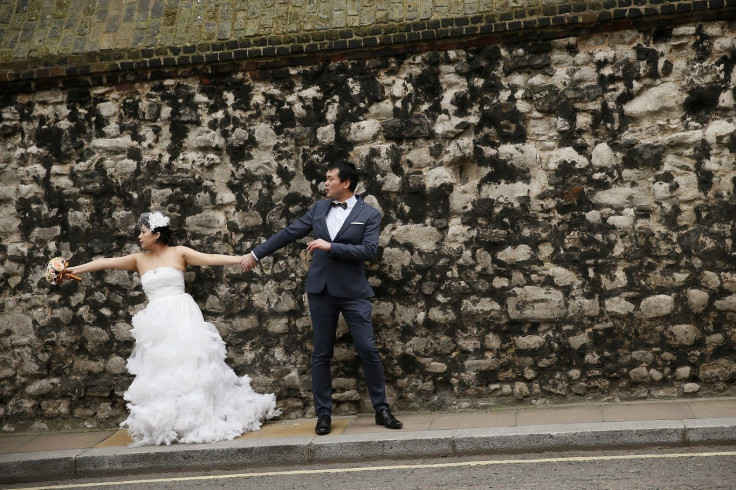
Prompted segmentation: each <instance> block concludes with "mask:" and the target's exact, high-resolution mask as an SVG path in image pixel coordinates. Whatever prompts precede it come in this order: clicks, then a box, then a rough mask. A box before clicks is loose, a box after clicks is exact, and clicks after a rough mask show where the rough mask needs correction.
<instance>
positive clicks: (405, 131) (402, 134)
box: [381, 115, 432, 140]
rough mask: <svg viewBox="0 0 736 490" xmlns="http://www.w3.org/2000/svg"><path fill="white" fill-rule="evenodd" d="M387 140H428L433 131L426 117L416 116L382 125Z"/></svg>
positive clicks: (384, 122)
mask: <svg viewBox="0 0 736 490" xmlns="http://www.w3.org/2000/svg"><path fill="white" fill-rule="evenodd" d="M381 126H382V127H383V135H384V137H385V138H386V139H387V140H404V139H416V138H427V137H429V136H431V134H432V129H431V127H430V124H429V121H427V119H426V118H425V117H424V116H421V115H414V116H412V117H410V118H408V119H390V120H388V121H383V122H382V123H381Z"/></svg>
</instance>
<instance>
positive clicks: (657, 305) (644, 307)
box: [639, 294, 675, 318]
mask: <svg viewBox="0 0 736 490" xmlns="http://www.w3.org/2000/svg"><path fill="white" fill-rule="evenodd" d="M639 309H640V313H641V316H642V317H643V318H658V317H661V316H666V315H669V314H670V313H672V311H673V310H674V309H675V299H674V298H673V297H672V296H668V295H666V294H658V295H655V296H650V297H648V298H644V299H643V300H642V302H641V304H640V305H639Z"/></svg>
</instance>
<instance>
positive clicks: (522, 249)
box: [496, 245, 532, 264]
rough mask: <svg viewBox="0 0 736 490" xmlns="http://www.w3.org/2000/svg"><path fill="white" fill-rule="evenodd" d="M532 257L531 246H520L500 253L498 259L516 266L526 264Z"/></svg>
mask: <svg viewBox="0 0 736 490" xmlns="http://www.w3.org/2000/svg"><path fill="white" fill-rule="evenodd" d="M531 257H532V249H531V247H530V246H529V245H519V246H518V247H508V248H505V249H504V250H502V251H501V252H499V253H498V254H497V255H496V258H497V259H498V260H500V261H502V262H505V263H507V264H515V263H517V262H524V261H527V260H529V259H530V258H531Z"/></svg>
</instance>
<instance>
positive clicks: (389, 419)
mask: <svg viewBox="0 0 736 490" xmlns="http://www.w3.org/2000/svg"><path fill="white" fill-rule="evenodd" d="M376 425H382V426H384V427H386V428H387V429H401V428H402V427H404V424H402V423H401V422H399V421H398V420H396V417H394V416H393V414H392V413H391V410H389V409H388V408H384V409H382V410H379V411H378V412H376Z"/></svg>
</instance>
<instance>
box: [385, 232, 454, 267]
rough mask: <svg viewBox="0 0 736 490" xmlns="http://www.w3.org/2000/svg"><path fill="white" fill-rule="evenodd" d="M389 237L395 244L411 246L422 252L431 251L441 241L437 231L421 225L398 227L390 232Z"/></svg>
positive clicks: (440, 234) (440, 235)
mask: <svg viewBox="0 0 736 490" xmlns="http://www.w3.org/2000/svg"><path fill="white" fill-rule="evenodd" d="M391 235H392V236H393V238H394V239H395V240H396V241H397V242H399V243H401V244H404V245H406V244H411V245H413V246H414V247H416V248H417V249H418V250H421V251H422V252H430V251H433V250H434V249H435V248H436V247H437V243H438V242H440V241H441V240H442V233H440V232H439V230H437V229H436V228H432V227H431V226H423V225H403V226H398V227H396V228H394V229H393V230H392V231H391ZM407 265H408V264H407Z"/></svg>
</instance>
